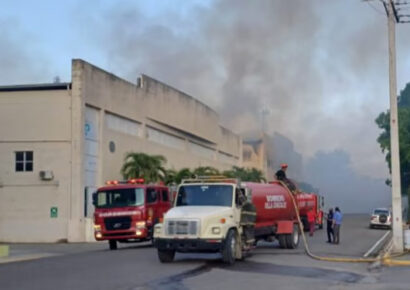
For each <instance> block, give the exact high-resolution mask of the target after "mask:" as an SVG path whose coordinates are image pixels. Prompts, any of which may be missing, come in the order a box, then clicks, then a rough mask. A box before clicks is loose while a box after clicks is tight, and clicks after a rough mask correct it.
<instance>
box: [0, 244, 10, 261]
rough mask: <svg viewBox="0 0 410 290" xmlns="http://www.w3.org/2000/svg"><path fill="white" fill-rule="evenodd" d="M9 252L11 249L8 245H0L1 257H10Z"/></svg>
mask: <svg viewBox="0 0 410 290" xmlns="http://www.w3.org/2000/svg"><path fill="white" fill-rule="evenodd" d="M9 252H10V251H9V246H8V245H0V258H4V257H8V256H9Z"/></svg>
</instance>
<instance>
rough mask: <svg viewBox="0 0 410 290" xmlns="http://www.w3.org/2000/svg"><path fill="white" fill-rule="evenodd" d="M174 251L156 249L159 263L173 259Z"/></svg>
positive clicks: (169, 261)
mask: <svg viewBox="0 0 410 290" xmlns="http://www.w3.org/2000/svg"><path fill="white" fill-rule="evenodd" d="M174 257H175V251H160V250H158V258H159V260H160V261H161V263H171V262H172V261H174Z"/></svg>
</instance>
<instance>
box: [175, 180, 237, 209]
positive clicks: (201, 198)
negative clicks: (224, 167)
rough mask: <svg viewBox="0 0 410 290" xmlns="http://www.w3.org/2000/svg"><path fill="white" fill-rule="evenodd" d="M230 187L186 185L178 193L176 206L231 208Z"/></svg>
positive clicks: (231, 188)
mask: <svg viewBox="0 0 410 290" xmlns="http://www.w3.org/2000/svg"><path fill="white" fill-rule="evenodd" d="M232 196H233V187H232V186H231V185H187V186H181V187H180V188H179V191H178V196H177V202H176V206H187V205H189V206H201V205H202V206H203V205H205V206H206V205H210V206H229V207H231V206H232Z"/></svg>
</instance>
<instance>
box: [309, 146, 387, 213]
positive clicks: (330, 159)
mask: <svg viewBox="0 0 410 290" xmlns="http://www.w3.org/2000/svg"><path fill="white" fill-rule="evenodd" d="M305 170H306V172H305V175H306V177H307V180H309V182H311V183H312V184H314V185H315V186H316V187H318V188H319V193H320V194H321V195H323V196H324V197H325V204H326V207H328V208H329V207H333V208H334V207H335V206H339V207H340V208H341V209H342V211H344V212H346V213H364V212H367V213H370V212H371V210H372V209H374V208H376V207H390V206H391V195H390V188H389V187H387V186H386V184H385V182H384V180H383V179H374V178H370V177H367V176H363V175H360V174H357V173H355V172H354V171H353V170H352V168H351V162H350V157H349V154H347V153H346V152H344V151H341V150H337V151H333V152H327V153H326V152H323V151H320V152H318V153H316V154H315V156H314V157H312V158H311V159H309V161H308V162H307V166H306V168H305Z"/></svg>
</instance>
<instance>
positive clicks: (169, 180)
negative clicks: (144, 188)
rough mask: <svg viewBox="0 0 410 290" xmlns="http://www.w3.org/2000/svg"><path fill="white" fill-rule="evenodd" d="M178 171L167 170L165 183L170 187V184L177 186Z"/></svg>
mask: <svg viewBox="0 0 410 290" xmlns="http://www.w3.org/2000/svg"><path fill="white" fill-rule="evenodd" d="M177 173H178V172H177V171H176V170H174V169H166V170H165V179H164V183H165V184H166V185H170V184H175V183H176V181H175V178H176V176H177Z"/></svg>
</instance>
